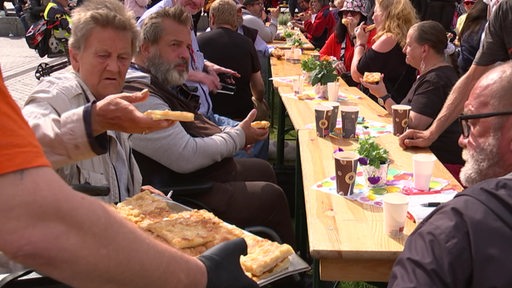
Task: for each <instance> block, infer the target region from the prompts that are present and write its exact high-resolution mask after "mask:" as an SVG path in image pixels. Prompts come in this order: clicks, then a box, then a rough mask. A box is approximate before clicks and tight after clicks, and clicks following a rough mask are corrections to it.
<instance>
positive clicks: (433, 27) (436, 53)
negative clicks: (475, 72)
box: [362, 21, 464, 179]
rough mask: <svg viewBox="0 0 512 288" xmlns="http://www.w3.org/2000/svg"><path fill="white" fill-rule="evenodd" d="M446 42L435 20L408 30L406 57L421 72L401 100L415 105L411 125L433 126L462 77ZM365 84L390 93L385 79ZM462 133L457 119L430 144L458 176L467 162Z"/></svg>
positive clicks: (375, 91) (376, 91)
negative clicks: (449, 58) (448, 56)
mask: <svg viewBox="0 0 512 288" xmlns="http://www.w3.org/2000/svg"><path fill="white" fill-rule="evenodd" d="M447 42H448V39H447V38H446V31H445V30H444V28H443V26H441V24H439V23H438V22H435V21H424V22H420V23H417V24H415V25H414V26H412V27H411V29H410V30H409V33H408V34H407V42H406V44H405V47H404V52H405V54H406V55H407V56H406V59H405V61H406V62H407V63H408V64H410V65H411V66H413V67H415V68H416V69H418V71H419V73H420V75H419V77H418V79H417V80H416V82H414V84H413V85H412V88H411V90H409V93H408V94H407V96H406V97H405V99H404V100H403V101H401V104H406V105H409V106H411V107H412V109H411V113H410V115H409V125H408V127H409V128H412V129H417V130H425V129H427V128H428V127H430V125H431V124H432V122H433V121H434V119H435V118H436V117H437V115H438V114H439V112H440V111H441V109H442V108H443V105H444V102H445V101H446V98H447V97H448V94H450V91H451V89H452V87H453V85H455V82H457V80H458V79H459V77H458V74H457V72H456V71H455V68H453V67H452V66H451V65H450V64H449V63H448V62H447V61H446V57H445V53H444V50H445V48H446V45H447ZM381 77H384V78H385V77H386V76H381ZM381 79H382V78H381ZM381 82H382V81H381ZM362 84H363V85H364V86H365V87H367V88H368V89H370V91H371V92H372V93H373V94H374V95H375V96H377V97H383V96H384V95H386V94H387V93H388V92H387V90H386V87H385V86H384V85H383V84H382V83H379V84H378V85H372V84H369V83H366V82H362ZM394 104H396V103H395V101H394V100H392V99H390V100H388V101H386V105H385V107H386V109H387V110H388V111H389V112H391V106H392V105H394ZM459 136H460V128H459V125H458V123H457V122H456V121H454V122H453V123H452V124H451V125H450V126H449V127H448V128H447V129H446V130H445V131H444V132H443V133H442V134H441V136H439V138H437V140H436V141H434V143H432V145H431V146H430V149H431V150H432V152H433V153H434V154H435V155H436V157H437V158H438V159H439V160H440V161H441V162H442V163H443V164H444V165H445V166H446V168H448V170H450V172H452V174H454V176H456V177H457V179H458V174H459V171H460V168H462V165H463V164H464V160H462V148H461V147H460V146H459V145H458V139H459Z"/></svg>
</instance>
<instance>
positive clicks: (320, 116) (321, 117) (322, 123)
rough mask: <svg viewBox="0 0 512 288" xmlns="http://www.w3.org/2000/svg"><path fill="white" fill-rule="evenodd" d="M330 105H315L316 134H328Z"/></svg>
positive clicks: (321, 135)
mask: <svg viewBox="0 0 512 288" xmlns="http://www.w3.org/2000/svg"><path fill="white" fill-rule="evenodd" d="M331 114H332V107H330V106H325V105H317V106H315V123H316V135H317V136H318V137H326V136H328V135H329V127H330V126H329V125H330V121H331Z"/></svg>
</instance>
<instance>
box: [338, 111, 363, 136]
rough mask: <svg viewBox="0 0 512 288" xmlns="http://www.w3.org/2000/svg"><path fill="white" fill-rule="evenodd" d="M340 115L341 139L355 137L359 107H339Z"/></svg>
mask: <svg viewBox="0 0 512 288" xmlns="http://www.w3.org/2000/svg"><path fill="white" fill-rule="evenodd" d="M340 113H341V128H342V136H343V138H354V137H356V124H357V116H358V115H359V107H357V106H340Z"/></svg>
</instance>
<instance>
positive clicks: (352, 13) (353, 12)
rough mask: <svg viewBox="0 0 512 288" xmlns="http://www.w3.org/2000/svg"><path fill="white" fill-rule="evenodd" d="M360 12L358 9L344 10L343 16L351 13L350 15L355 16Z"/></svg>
mask: <svg viewBox="0 0 512 288" xmlns="http://www.w3.org/2000/svg"><path fill="white" fill-rule="evenodd" d="M358 13H359V12H356V11H343V16H345V17H346V16H349V15H350V16H352V17H354V16H356V15H357V14H358Z"/></svg>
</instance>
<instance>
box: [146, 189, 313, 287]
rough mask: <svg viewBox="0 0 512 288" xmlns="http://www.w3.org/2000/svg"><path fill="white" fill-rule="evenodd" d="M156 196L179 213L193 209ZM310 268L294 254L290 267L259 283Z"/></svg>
mask: <svg viewBox="0 0 512 288" xmlns="http://www.w3.org/2000/svg"><path fill="white" fill-rule="evenodd" d="M154 196H156V197H158V198H161V199H164V200H165V201H167V203H168V205H169V208H171V210H173V211H176V212H178V213H179V212H183V211H188V210H191V208H190V207H187V206H185V205H182V204H180V203H177V202H174V201H172V199H169V198H167V197H163V196H160V195H154ZM226 224H227V225H231V224H229V223H226ZM246 233H249V232H247V231H246ZM310 269H311V267H310V266H309V265H308V263H306V261H304V260H302V258H300V257H299V255H297V254H293V255H291V256H290V265H289V266H288V268H286V269H285V270H282V271H279V272H275V273H270V274H268V275H265V277H264V278H262V279H260V280H259V281H258V282H257V283H258V285H259V286H260V287H261V286H265V285H267V284H269V283H272V282H274V281H276V280H279V279H281V278H284V277H287V276H290V275H293V274H297V273H301V272H306V271H309V270H310Z"/></svg>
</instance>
